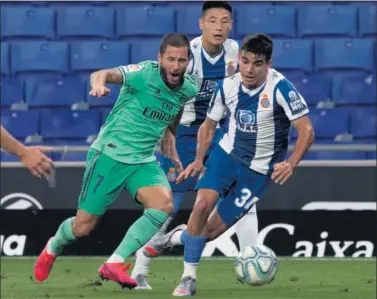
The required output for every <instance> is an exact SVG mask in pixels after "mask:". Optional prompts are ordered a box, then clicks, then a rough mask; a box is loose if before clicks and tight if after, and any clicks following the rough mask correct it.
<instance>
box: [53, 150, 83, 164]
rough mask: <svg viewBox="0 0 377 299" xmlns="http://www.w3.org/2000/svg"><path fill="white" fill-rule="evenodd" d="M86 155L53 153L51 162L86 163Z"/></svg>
mask: <svg viewBox="0 0 377 299" xmlns="http://www.w3.org/2000/svg"><path fill="white" fill-rule="evenodd" d="M86 155H87V153H84V152H66V153H64V154H63V153H53V154H52V160H53V161H64V162H68V161H69V162H79V161H86Z"/></svg>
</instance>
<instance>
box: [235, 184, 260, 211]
mask: <svg viewBox="0 0 377 299" xmlns="http://www.w3.org/2000/svg"><path fill="white" fill-rule="evenodd" d="M251 196H252V193H251V191H250V190H249V189H248V188H242V189H241V196H240V197H236V199H235V200H234V204H235V205H236V206H237V207H239V208H242V207H243V208H244V209H245V210H249V209H250V208H251V207H252V206H253V205H254V204H255V203H256V202H257V201H258V200H259V198H258V197H256V196H254V197H253V198H252V199H251V200H250V201H249V202H247V201H248V200H249V199H250V197H251Z"/></svg>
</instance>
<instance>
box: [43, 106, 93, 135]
mask: <svg viewBox="0 0 377 299" xmlns="http://www.w3.org/2000/svg"><path fill="white" fill-rule="evenodd" d="M99 126H100V113H99V112H98V111H94V110H89V111H78V110H77V111H74V110H68V109H66V110H65V109H46V110H42V111H41V135H42V136H43V137H44V138H46V139H54V138H55V139H58V138H72V139H74V138H76V139H79V138H81V139H83V138H86V137H87V136H90V135H96V134H98V131H99Z"/></svg>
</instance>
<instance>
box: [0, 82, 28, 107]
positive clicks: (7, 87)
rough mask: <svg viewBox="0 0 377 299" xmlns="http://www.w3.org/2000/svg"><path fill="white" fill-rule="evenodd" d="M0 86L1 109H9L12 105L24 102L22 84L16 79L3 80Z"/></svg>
mask: <svg viewBox="0 0 377 299" xmlns="http://www.w3.org/2000/svg"><path fill="white" fill-rule="evenodd" d="M0 86H1V107H10V106H11V105H12V104H15V103H20V102H22V101H23V100H24V84H23V82H22V81H21V80H19V79H16V78H3V79H2V80H1V82H0Z"/></svg>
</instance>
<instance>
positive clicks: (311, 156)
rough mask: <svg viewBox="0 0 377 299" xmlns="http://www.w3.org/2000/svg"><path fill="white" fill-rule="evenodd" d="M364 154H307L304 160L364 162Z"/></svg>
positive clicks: (324, 152)
mask: <svg viewBox="0 0 377 299" xmlns="http://www.w3.org/2000/svg"><path fill="white" fill-rule="evenodd" d="M365 158H366V152H343V151H339V152H327V151H323V152H322V151H321V152H308V153H306V154H305V160H364V159H365Z"/></svg>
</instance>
